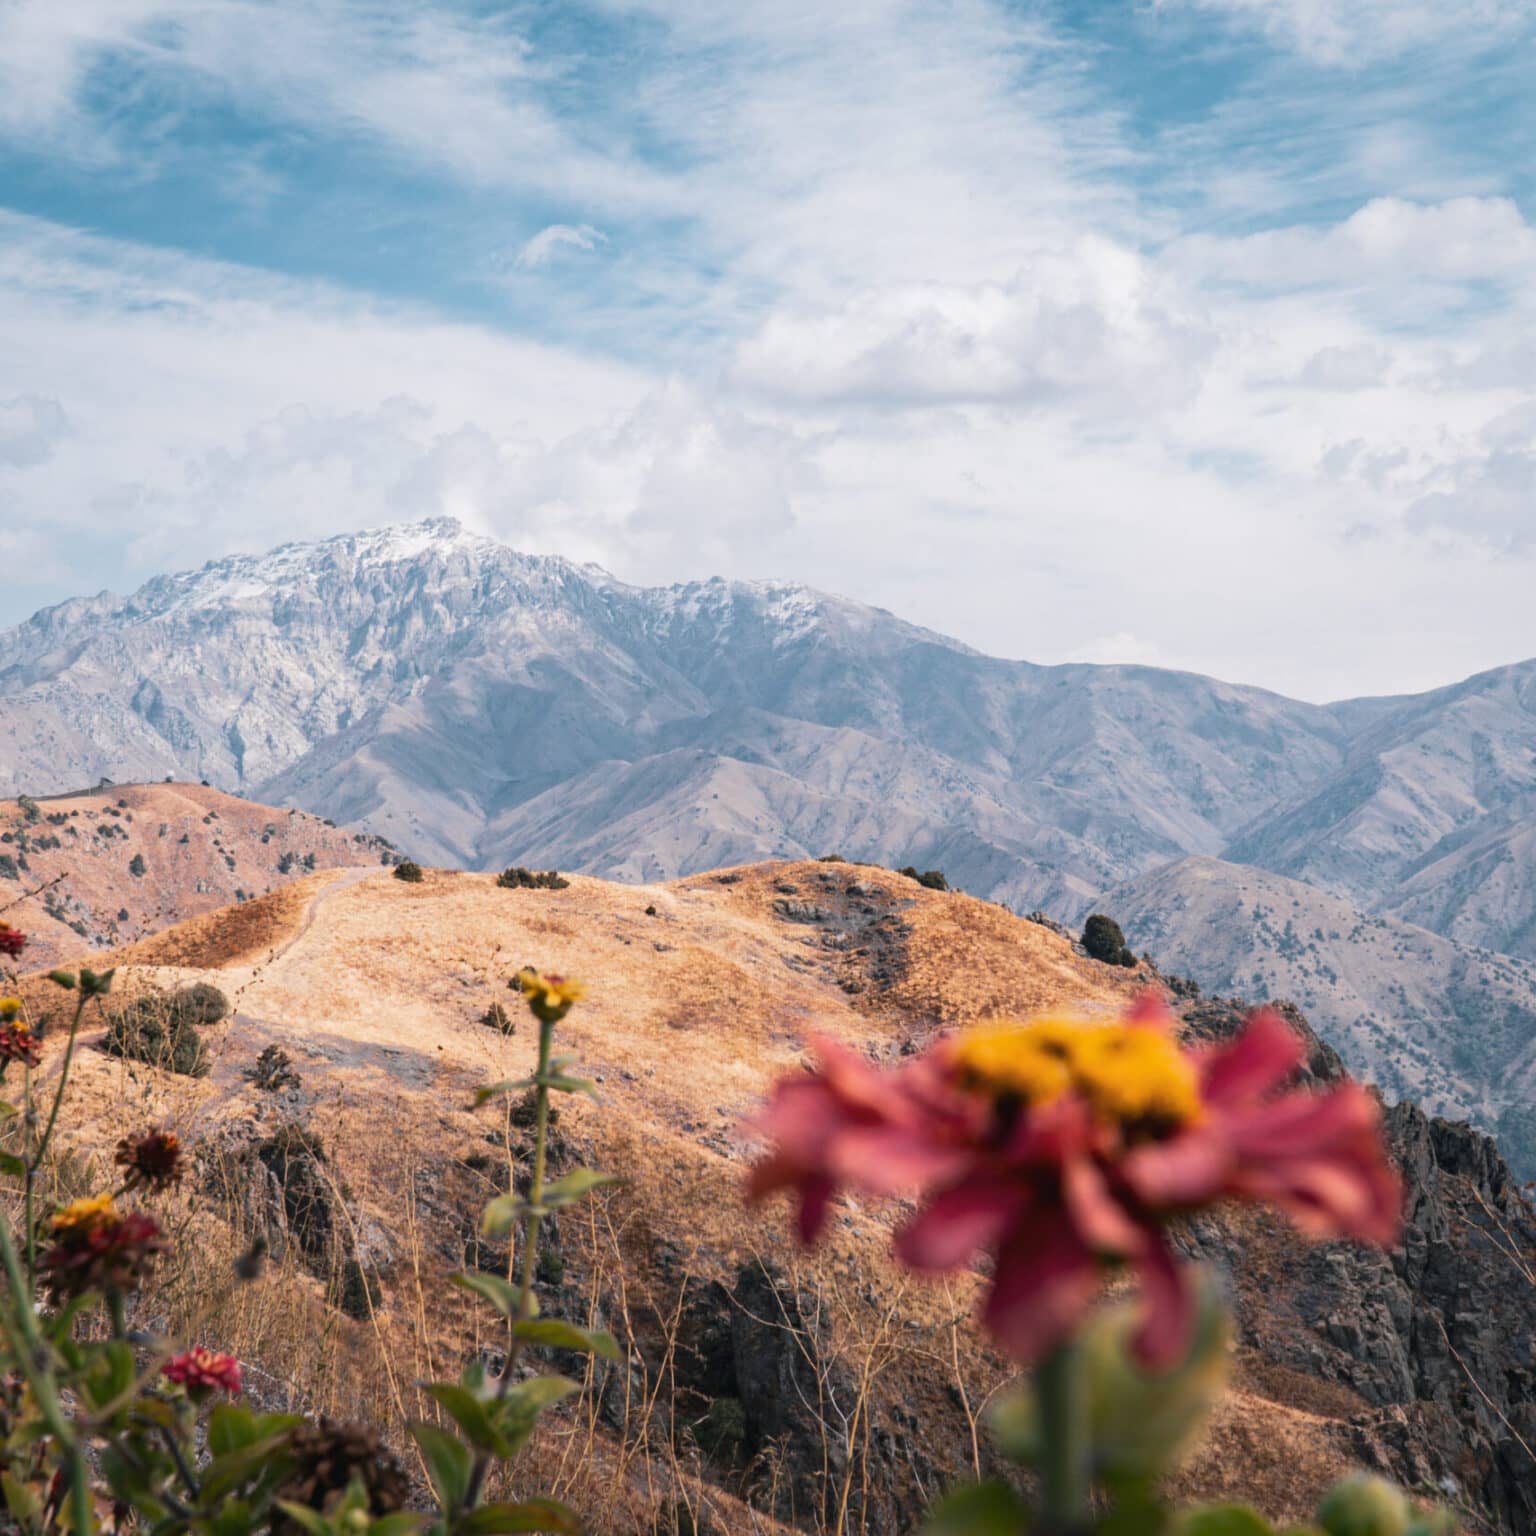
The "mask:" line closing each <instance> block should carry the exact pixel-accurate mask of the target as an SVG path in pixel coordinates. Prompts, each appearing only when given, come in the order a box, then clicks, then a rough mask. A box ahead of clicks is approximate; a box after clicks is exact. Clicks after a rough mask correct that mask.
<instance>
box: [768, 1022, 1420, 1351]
mask: <svg viewBox="0 0 1536 1536" xmlns="http://www.w3.org/2000/svg"><path fill="white" fill-rule="evenodd" d="M1172 1023H1173V1020H1172V1016H1171V1015H1170V1014H1169V1013H1168V1012H1167V1010H1166V1009H1165V1008H1164V1007H1163V1006H1162V1004H1161V1003H1159V1002H1157V1001H1156V1000H1155V999H1152V998H1151V997H1150V996H1149V997H1146V998H1143V999H1142V1000H1141V1001H1139V1002H1138V1003H1137V1004H1135V1005H1134V1006H1133V1007H1132V1008H1131V1009H1130V1010H1129V1011H1128V1012H1127V1013H1126V1014H1125V1015H1123V1016H1122V1017H1120V1018H1118V1019H1114V1020H1109V1021H1104V1020H1096V1019H1092V1018H1086V1017H1074V1016H1061V1015H1057V1016H1047V1017H1044V1018H1040V1019H1036V1020H1033V1021H1029V1022H1027V1023H1022V1024H1020V1023H1015V1022H1012V1021H997V1022H992V1023H988V1024H985V1025H981V1026H978V1027H977V1028H975V1029H972V1030H968V1031H965V1032H962V1033H960V1034H957V1035H950V1036H944V1037H941V1038H940V1039H939V1040H938V1041H936V1042H935V1043H934V1044H933V1045H932V1046H931V1047H929V1049H928V1050H927V1051H925V1052H924V1053H922V1054H921V1055H920V1056H918V1057H915V1058H914V1059H912V1060H911V1061H910V1062H907V1063H905V1064H903V1065H901V1066H899V1067H896V1068H893V1069H889V1070H881V1069H879V1068H876V1067H874V1066H873V1065H871V1064H870V1063H869V1062H867V1061H865V1060H864V1059H863V1058H862V1057H860V1056H858V1055H856V1054H855V1053H854V1052H852V1051H850V1050H848V1049H847V1048H845V1047H843V1046H840V1045H837V1044H836V1043H834V1042H832V1041H829V1040H819V1041H817V1042H816V1049H817V1054H818V1056H819V1058H820V1064H821V1065H820V1070H819V1071H818V1072H816V1073H802V1074H798V1075H795V1076H792V1077H787V1078H783V1079H781V1080H780V1081H779V1082H778V1083H777V1084H776V1085H775V1087H774V1090H773V1093H772V1096H771V1098H770V1100H769V1103H768V1105H767V1107H766V1108H765V1109H764V1111H763V1112H762V1114H761V1115H760V1116H759V1117H758V1119H757V1120H756V1121H755V1129H756V1130H757V1131H758V1132H759V1133H760V1134H761V1135H763V1136H764V1137H765V1138H767V1140H768V1141H769V1142H770V1144H771V1145H770V1149H769V1151H768V1153H767V1154H766V1156H765V1157H764V1158H763V1159H762V1160H761V1161H760V1162H759V1163H758V1164H757V1165H756V1167H755V1168H754V1169H753V1171H752V1175H751V1180H750V1185H749V1195H750V1197H751V1198H753V1199H760V1198H762V1197H763V1196H765V1195H767V1194H769V1193H771V1192H772V1191H774V1190H778V1189H791V1190H793V1191H794V1192H795V1193H796V1195H797V1196H798V1198H799V1230H800V1236H801V1239H802V1241H804V1242H806V1243H810V1242H813V1241H814V1240H815V1239H816V1237H817V1236H818V1235H819V1234H820V1232H821V1231H822V1229H823V1227H824V1226H825V1223H826V1220H827V1213H828V1207H829V1205H830V1202H831V1200H832V1198H833V1196H834V1195H835V1194H836V1193H837V1191H838V1190H839V1189H840V1188H844V1187H848V1188H854V1189H860V1190H863V1191H865V1192H868V1193H872V1194H898V1193H906V1194H915V1195H917V1196H918V1197H919V1199H920V1200H921V1202H922V1203H921V1205H920V1207H919V1209H918V1211H917V1213H916V1214H915V1215H914V1216H913V1217H912V1218H911V1219H910V1220H909V1221H908V1222H907V1223H906V1224H905V1225H904V1226H903V1227H902V1228H901V1229H900V1230H899V1231H898V1233H897V1235H896V1253H897V1257H898V1258H899V1259H900V1260H901V1261H902V1262H903V1263H904V1264H906V1265H907V1266H909V1267H910V1268H912V1269H916V1270H925V1271H936V1272H942V1271H949V1270H956V1269H961V1268H965V1267H967V1266H969V1265H971V1264H972V1263H974V1262H975V1260H976V1258H977V1256H978V1254H981V1253H986V1254H990V1255H991V1256H992V1257H993V1260H994V1263H993V1270H992V1281H991V1286H990V1289H989V1291H988V1295H987V1298H986V1302H985V1305H984V1310H983V1321H984V1323H985V1326H986V1327H987V1329H988V1330H989V1331H990V1332H991V1333H992V1334H993V1336H994V1337H995V1338H996V1339H997V1341H998V1343H999V1344H1000V1345H1001V1346H1002V1347H1003V1348H1004V1349H1006V1350H1007V1351H1008V1352H1009V1353H1010V1354H1012V1355H1014V1356H1015V1357H1017V1358H1018V1359H1020V1360H1023V1361H1029V1360H1033V1359H1035V1358H1037V1357H1038V1356H1039V1355H1041V1354H1043V1353H1044V1352H1046V1351H1047V1350H1048V1349H1050V1348H1051V1346H1052V1345H1054V1344H1055V1343H1057V1342H1058V1341H1060V1340H1061V1339H1062V1338H1064V1337H1065V1336H1066V1335H1067V1334H1069V1333H1070V1332H1071V1331H1072V1330H1073V1329H1074V1328H1075V1327H1076V1326H1077V1324H1078V1323H1079V1322H1080V1320H1081V1319H1082V1316H1083V1314H1084V1312H1085V1311H1086V1310H1087V1308H1088V1307H1089V1306H1090V1305H1091V1304H1092V1302H1093V1299H1094V1296H1095V1295H1096V1293H1097V1291H1098V1287H1099V1283H1100V1281H1101V1279H1102V1277H1103V1275H1104V1273H1105V1271H1106V1270H1108V1269H1113V1268H1117V1267H1120V1266H1128V1267H1130V1268H1131V1269H1133V1270H1134V1271H1135V1273H1136V1275H1137V1277H1138V1280H1139V1282H1140V1288H1141V1296H1142V1306H1143V1321H1142V1326H1141V1329H1140V1331H1139V1334H1138V1338H1137V1348H1138V1352H1139V1353H1140V1355H1141V1358H1142V1359H1143V1361H1144V1362H1145V1363H1147V1364H1148V1365H1152V1366H1157V1365H1164V1364H1167V1363H1169V1362H1171V1361H1173V1360H1175V1359H1176V1358H1178V1357H1179V1355H1180V1354H1181V1353H1182V1352H1183V1350H1184V1349H1185V1347H1186V1345H1187V1343H1188V1340H1189V1335H1190V1329H1191V1327H1192V1325H1193V1315H1194V1313H1193V1307H1194V1297H1193V1293H1192V1289H1191V1282H1190V1279H1189V1277H1188V1275H1187V1274H1186V1272H1185V1270H1184V1269H1183V1268H1182V1267H1181V1266H1179V1265H1178V1264H1177V1263H1176V1262H1175V1261H1174V1257H1173V1253H1172V1251H1171V1250H1170V1248H1169V1246H1168V1242H1167V1238H1166V1236H1165V1229H1166V1227H1167V1226H1168V1224H1169V1223H1170V1222H1171V1221H1172V1220H1174V1219H1175V1218H1177V1217H1179V1216H1181V1215H1184V1214H1187V1213H1189V1212H1191V1211H1196V1210H1200V1209H1202V1208H1204V1207H1207V1206H1210V1205H1212V1204H1214V1203H1216V1202H1217V1201H1220V1200H1224V1199H1228V1198H1236V1199H1241V1200H1249V1201H1259V1202H1264V1203H1267V1204H1270V1205H1274V1206H1276V1207H1278V1208H1279V1209H1281V1210H1282V1211H1284V1212H1286V1213H1287V1214H1288V1215H1289V1216H1290V1217H1291V1218H1292V1219H1293V1220H1294V1221H1295V1222H1296V1224H1297V1225H1298V1226H1299V1227H1300V1228H1301V1230H1302V1231H1303V1232H1305V1233H1306V1234H1307V1235H1309V1236H1313V1237H1325V1236H1341V1237H1353V1238H1361V1239H1365V1240H1368V1241H1372V1242H1379V1243H1388V1242H1391V1241H1392V1240H1393V1238H1394V1237H1395V1235H1396V1232H1397V1230H1398V1222H1399V1211H1400V1205H1401V1191H1400V1186H1399V1182H1398V1179H1397V1176H1396V1174H1395V1173H1394V1172H1393V1171H1392V1169H1391V1167H1390V1165H1389V1164H1388V1162H1387V1159H1386V1155H1385V1152H1384V1149H1383V1146H1382V1142H1381V1136H1380V1112H1379V1109H1378V1107H1377V1104H1376V1102H1375V1100H1374V1099H1372V1098H1371V1097H1370V1095H1368V1094H1367V1093H1366V1092H1365V1091H1364V1090H1363V1089H1362V1088H1360V1087H1359V1086H1358V1085H1357V1084H1355V1083H1353V1082H1344V1083H1342V1084H1339V1085H1338V1086H1336V1087H1334V1088H1332V1089H1329V1090H1328V1091H1326V1092H1320V1093H1310V1092H1303V1091H1299V1090H1294V1089H1293V1090H1289V1091H1288V1090H1286V1088H1285V1084H1286V1083H1287V1080H1288V1079H1290V1078H1291V1076H1292V1075H1293V1073H1294V1072H1295V1069H1296V1068H1297V1067H1298V1066H1299V1065H1300V1062H1301V1059H1302V1055H1303V1048H1302V1044H1301V1041H1300V1040H1299V1039H1298V1038H1297V1036H1296V1035H1295V1033H1294V1032H1293V1031H1292V1030H1291V1029H1290V1028H1289V1027H1288V1026H1287V1025H1286V1024H1285V1022H1284V1021H1283V1020H1282V1019H1281V1018H1280V1017H1279V1016H1278V1015H1277V1014H1275V1013H1272V1012H1268V1011H1264V1012H1259V1013H1255V1014H1253V1015H1251V1016H1250V1017H1249V1018H1248V1020H1247V1021H1246V1023H1245V1026H1244V1029H1243V1031H1242V1033H1241V1034H1240V1035H1239V1036H1238V1037H1237V1038H1236V1039H1235V1040H1233V1041H1231V1042H1229V1043H1226V1044H1223V1045H1216V1046H1206V1047H1201V1048H1197V1049H1192V1050H1184V1049H1182V1048H1181V1047H1180V1046H1179V1045H1178V1044H1177V1043H1176V1042H1175V1041H1174V1039H1173V1038H1172V1035H1171V1027H1172Z"/></svg>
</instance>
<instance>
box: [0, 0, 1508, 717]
mask: <svg viewBox="0 0 1536 1536" xmlns="http://www.w3.org/2000/svg"><path fill="white" fill-rule="evenodd" d="M1533 45H1536V20H1533V10H1532V7H1531V6H1530V5H1529V4H1528V3H1527V0H1438V3H1433V4H1431V3H1423V0H1123V3H1122V0H1093V3H1090V0H1057V3H1054V4H1040V5H1025V4H1019V3H1001V0H845V3H843V4H841V5H839V6H836V7H829V6H826V5H825V4H820V3H815V4H812V3H804V0H784V3H779V4H773V5H767V4H757V3H736V4H732V5H730V6H722V5H719V4H714V3H705V0H598V3H594V4H591V5H586V6H581V5H563V4H548V3H545V4H540V5H528V6H520V5H506V4H496V5H492V4H485V3H469V0H464V3H458V0H438V3H435V4H418V5H407V4H404V3H383V0H69V3H68V4H67V5H61V4H60V3H59V0H5V3H0V557H3V558H4V560H5V563H6V567H7V571H8V584H7V585H6V587H5V588H4V589H3V590H0V623H7V622H16V621H18V620H20V619H21V618H23V617H24V616H25V615H26V614H27V613H29V612H31V611H32V610H33V609H34V608H36V607H38V606H40V605H42V604H44V603H46V602H52V601H57V600H59V599H60V598H62V597H64V596H67V595H71V594H74V593H77V592H81V591H93V590H97V589H99V588H102V587H108V588H112V589H114V590H119V591H123V590H129V589H131V588H132V587H133V586H135V585H137V584H138V583H139V582H140V581H142V580H143V579H145V578H146V577H147V576H148V575H151V574H153V573H155V572H156V571H158V570H161V569H164V568H169V567H181V566H185V565H188V564H192V563H198V562H201V561H202V560H204V559H209V558H214V557H216V556H218V555H221V554H224V553H227V552H229V551H231V550H235V549H252V548H261V547H265V546H266V545H268V544H270V543H274V542H277V541H279V540H281V539H284V538H292V537H303V536H307V535H322V534H325V533H330V532H335V531H339V530H341V529H344V528H350V527H358V526H366V525H372V524H377V523H381V522H388V521H394V520H398V519H401V518H407V517H417V516H425V515H431V514H437V513H444V512H446V513H451V514H453V515H456V516H459V517H461V518H462V519H463V520H464V521H466V522H468V523H470V524H472V525H473V526H476V527H478V528H480V529H482V530H483V531H486V532H490V533H494V534H497V535H499V536H501V537H504V538H506V539H507V540H508V541H509V542H512V543H515V544H518V545H520V546H521V547H524V548H528V549H534V550H539V551H554V552H559V553H565V554H569V555H571V556H573V557H576V558H581V559H594V560H598V561H600V562H601V563H603V564H605V565H607V566H608V567H609V568H610V569H612V570H614V571H615V572H616V573H617V574H619V575H621V576H624V577H626V578H628V579H631V580H636V581H646V582H654V581H670V580H679V579H690V578H693V577H697V576H701V575H707V574H712V573H716V572H719V573H723V574H727V575H732V576H743V577H753V576H770V575H772V576H791V577H797V578H800V579H803V580H806V581H809V582H812V583H813V584H816V585H820V586H825V587H831V588H834V589H836V590H840V591H844V592H847V593H849V594H850V595H854V596H858V597H862V598H865V599H867V600H869V601H873V602H877V603H880V604H882V605H884V606H887V607H891V608H894V609H897V610H898V611H900V612H902V613H904V614H906V615H908V616H910V617H912V618H914V619H917V620H919V621H921V622H924V623H927V624H930V625H932V626H934V627H936V628H939V629H942V630H946V631H948V632H950V633H955V634H958V635H959V636H961V637H962V638H964V639H966V640H969V641H970V642H971V643H973V644H976V645H978V646H981V647H982V648H984V649H987V650H990V651H995V652H999V653H1003V654H1009V655H1022V656H1028V657H1030V658H1031V659H1035V660H1040V661H1060V660H1067V659H1090V660H1133V661H1147V662H1152V663H1155V664H1162V665H1173V666H1186V667H1193V668H1196V669H1198V670H1202V671H1207V672H1213V673H1216V674H1218V675H1224V676H1228V677H1232V678H1235V679H1239V680H1243V681H1256V682H1261V683H1266V684H1268V685H1270V686H1273V687H1277V688H1280V689H1283V690H1285V691H1288V692H1293V693H1297V694H1301V695H1304V696H1308V697H1314V698H1326V697H1337V696H1340V695H1343V694H1346V693H1358V692H1379V691H1393V690H1399V689H1407V688H1416V687H1423V686H1428V685H1431V684H1434V683H1438V682H1442V681H1449V680H1451V679H1453V678H1454V677H1456V676H1459V675H1462V674H1464V673H1466V672H1468V671H1471V670H1474V669H1477V668H1480V667H1484V666H1490V665H1494V664H1497V663H1499V662H1502V661H1507V660H1514V659H1517V658H1519V657H1523V656H1526V655H1530V654H1533V653H1536V619H1533V618H1532V616H1531V613H1530V610H1531V608H1532V606H1533V605H1532V604H1531V603H1530V602H1529V592H1530V590H1531V586H1532V577H1533V576H1536V500H1533V495H1536V330H1533V321H1536V225H1533V222H1532V221H1533V220H1536V188H1533V185H1532V176H1533V167H1536V104H1533V103H1536V89H1533V87H1536V52H1533Z"/></svg>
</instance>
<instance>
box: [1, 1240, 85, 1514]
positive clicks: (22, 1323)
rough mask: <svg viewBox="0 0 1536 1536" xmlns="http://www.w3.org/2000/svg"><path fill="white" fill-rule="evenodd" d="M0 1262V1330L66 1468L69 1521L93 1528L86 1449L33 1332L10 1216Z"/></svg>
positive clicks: (29, 1289) (27, 1290)
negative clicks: (1, 1293)
mask: <svg viewBox="0 0 1536 1536" xmlns="http://www.w3.org/2000/svg"><path fill="white" fill-rule="evenodd" d="M0 1262H3V1264H4V1266H5V1277H6V1280H7V1282H8V1283H9V1285H10V1291H11V1295H10V1305H9V1306H5V1305H3V1304H0V1332H4V1334H5V1336H6V1339H7V1342H8V1343H9V1344H10V1347H11V1351H12V1353H13V1354H14V1355H15V1356H16V1363H17V1364H18V1365H19V1366H20V1367H21V1372H22V1374H23V1375H24V1376H25V1377H26V1378H27V1384H28V1385H29V1386H30V1387H31V1388H32V1395H33V1396H34V1397H35V1398H36V1399H37V1405H38V1407H39V1409H41V1411H42V1415H43V1421H44V1423H46V1424H47V1426H48V1431H49V1433H50V1434H51V1435H52V1436H53V1438H54V1440H55V1441H56V1442H57V1444H58V1448H59V1454H60V1455H61V1456H62V1457H63V1460H64V1464H65V1466H67V1467H68V1468H69V1502H70V1520H71V1523H72V1525H73V1528H74V1529H75V1530H76V1531H77V1532H87V1531H90V1530H91V1529H92V1528H93V1525H92V1516H91V1490H90V1484H89V1482H88V1481H87V1478H86V1466H85V1454H84V1452H83V1451H82V1450H81V1449H80V1445H79V1442H78V1441H77V1440H76V1438H75V1436H74V1434H73V1433H72V1432H71V1430H70V1427H69V1420H68V1418H66V1416H65V1414H64V1409H63V1407H62V1405H61V1404H60V1402H59V1394H58V1389H57V1387H56V1385H55V1383H54V1380H53V1372H52V1370H51V1368H50V1367H49V1366H48V1364H47V1363H46V1362H47V1359H48V1356H47V1352H46V1350H45V1348H44V1345H43V1341H42V1339H41V1337H40V1336H39V1334H38V1331H37V1318H36V1315H35V1314H34V1312H33V1310H32V1284H31V1282H30V1281H29V1280H26V1279H24V1278H23V1276H22V1273H21V1259H20V1257H19V1256H18V1254H17V1252H16V1245H15V1244H14V1243H13V1242H12V1241H11V1228H10V1223H9V1222H8V1221H4V1220H0Z"/></svg>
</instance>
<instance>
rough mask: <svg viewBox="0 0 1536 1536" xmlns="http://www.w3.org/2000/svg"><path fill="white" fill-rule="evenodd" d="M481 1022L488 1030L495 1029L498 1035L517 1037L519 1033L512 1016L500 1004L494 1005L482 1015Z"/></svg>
mask: <svg viewBox="0 0 1536 1536" xmlns="http://www.w3.org/2000/svg"><path fill="white" fill-rule="evenodd" d="M480 1022H481V1023H482V1024H484V1025H485V1027H486V1028H487V1029H494V1030H495V1031H496V1033H497V1034H498V1035H515V1034H516V1033H517V1024H516V1023H515V1021H514V1020H513V1018H512V1015H511V1014H510V1013H508V1012H507V1010H506V1009H505V1008H503V1007H502V1006H501V1004H500V1003H492V1004H491V1006H490V1007H489V1008H487V1009H486V1010H485V1012H484V1013H482V1014H481V1015H480Z"/></svg>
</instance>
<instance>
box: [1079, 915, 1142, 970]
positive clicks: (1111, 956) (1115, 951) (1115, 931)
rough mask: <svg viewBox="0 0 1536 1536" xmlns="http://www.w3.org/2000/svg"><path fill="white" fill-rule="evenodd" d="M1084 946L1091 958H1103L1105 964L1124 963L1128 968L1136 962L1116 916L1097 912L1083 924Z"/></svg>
mask: <svg viewBox="0 0 1536 1536" xmlns="http://www.w3.org/2000/svg"><path fill="white" fill-rule="evenodd" d="M1082 946H1083V949H1084V951H1085V952H1086V953H1087V955H1088V958H1089V959H1090V960H1102V961H1103V962H1104V964H1105V965H1123V966H1125V967H1126V969H1127V970H1129V969H1131V968H1133V967H1134V966H1135V964H1136V956H1135V955H1133V954H1132V953H1131V951H1130V949H1129V947H1128V946H1127V944H1126V942H1125V935H1124V933H1122V932H1121V931H1120V924H1119V923H1117V922H1116V921H1115V920H1114V918H1112V917H1106V916H1105V915H1104V913H1102V912H1095V913H1093V914H1092V916H1090V917H1089V919H1088V921H1087V922H1086V923H1084V924H1083V937H1082Z"/></svg>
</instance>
